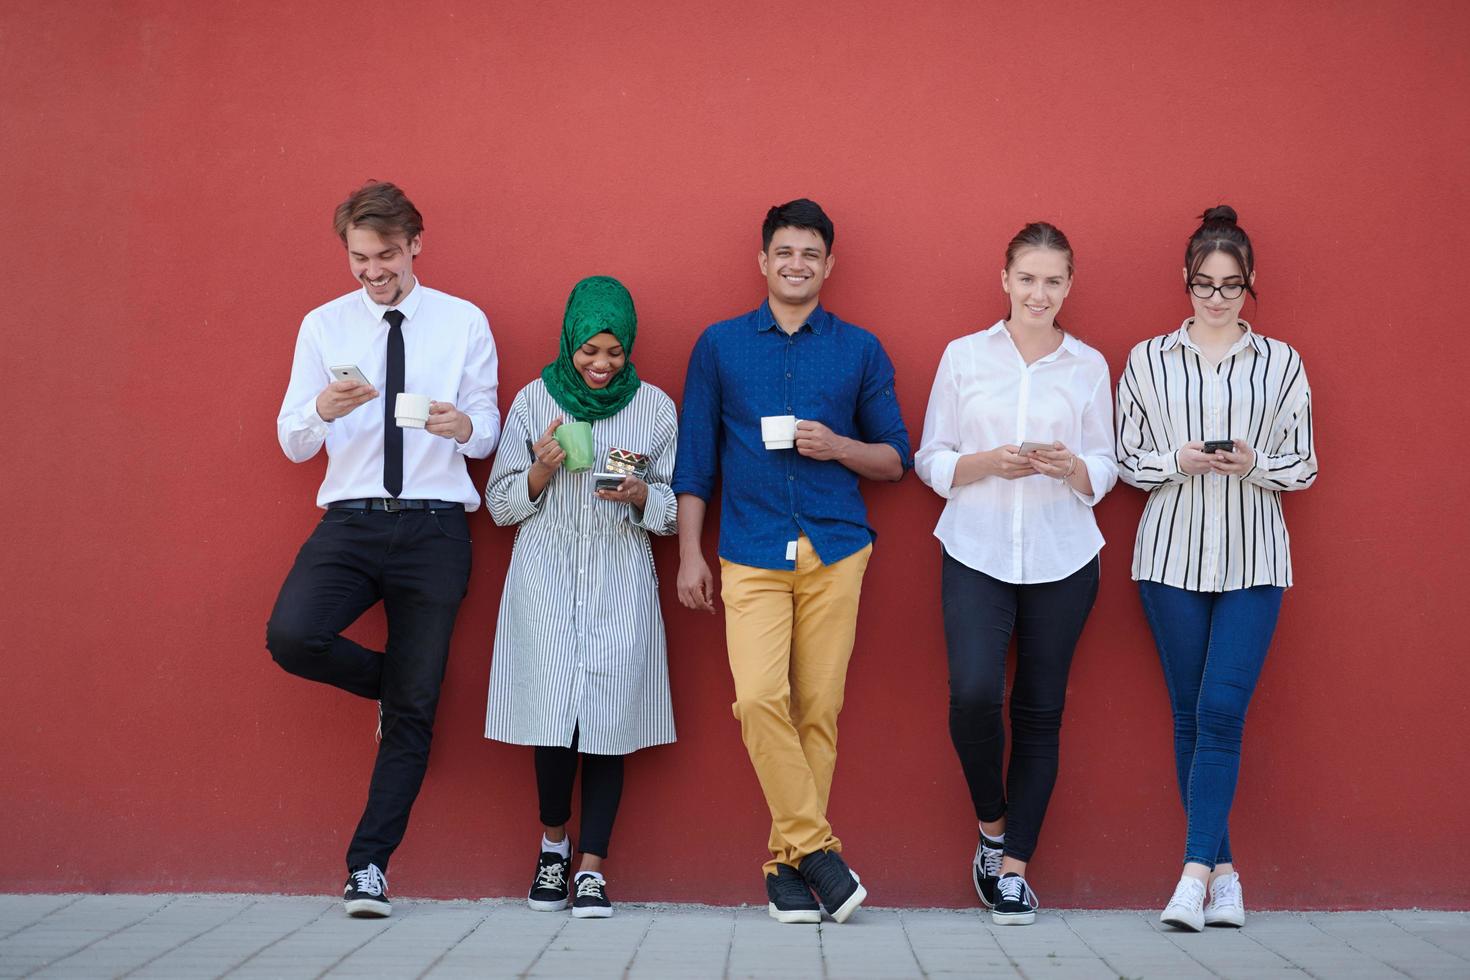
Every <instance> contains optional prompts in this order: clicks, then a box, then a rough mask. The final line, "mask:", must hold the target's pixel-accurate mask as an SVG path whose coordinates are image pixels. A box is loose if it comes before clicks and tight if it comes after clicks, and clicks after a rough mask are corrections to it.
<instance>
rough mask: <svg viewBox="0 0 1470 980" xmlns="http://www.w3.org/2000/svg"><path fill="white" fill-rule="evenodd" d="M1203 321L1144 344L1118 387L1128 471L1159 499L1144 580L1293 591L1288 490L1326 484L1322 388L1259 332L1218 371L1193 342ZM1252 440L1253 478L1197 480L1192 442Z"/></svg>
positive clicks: (1137, 564) (1139, 573)
mask: <svg viewBox="0 0 1470 980" xmlns="http://www.w3.org/2000/svg"><path fill="white" fill-rule="evenodd" d="M1191 322H1192V319H1191V320H1185V321H1184V323H1183V324H1182V325H1181V326H1180V327H1179V329H1178V330H1175V331H1174V332H1173V333H1168V334H1164V335H1163V336H1160V337H1154V338H1153V339H1151V340H1146V341H1144V342H1143V343H1141V344H1139V345H1138V346H1136V347H1134V348H1133V351H1132V352H1131V353H1130V354H1129V355H1128V363H1127V365H1126V366H1125V367H1124V369H1123V374H1122V376H1121V377H1120V378H1119V379H1118V411H1117V414H1116V425H1117V430H1118V469H1119V473H1118V475H1119V476H1121V477H1122V478H1123V481H1124V482H1125V483H1129V484H1131V485H1133V486H1135V487H1138V488H1139V489H1141V490H1147V491H1149V495H1148V503H1147V504H1146V505H1145V506H1144V509H1143V517H1142V519H1140V521H1139V522H1138V537H1137V539H1136V540H1135V542H1134V546H1133V577H1134V578H1135V579H1139V580H1144V581H1149V582H1160V583H1163V584H1164V585H1172V586H1174V587H1175V588H1181V589H1189V590H1191V591H1196V592H1225V591H1229V590H1232V589H1245V588H1250V587H1252V586H1257V585H1275V586H1281V587H1283V588H1285V587H1287V586H1290V585H1291V540H1290V538H1289V536H1288V535H1287V533H1286V521H1285V520H1284V518H1283V517H1282V515H1281V492H1282V491H1283V490H1304V489H1306V488H1307V487H1309V486H1311V485H1312V483H1313V482H1314V481H1315V480H1316V478H1317V454H1316V451H1315V447H1314V445H1313V441H1312V391H1311V388H1310V387H1309V386H1308V384H1307V374H1306V370H1305V369H1304V368H1303V367H1302V359H1301V355H1299V354H1298V353H1297V352H1296V351H1295V350H1293V349H1292V348H1291V347H1290V346H1288V345H1287V344H1284V343H1282V342H1281V341H1279V340H1271V339H1269V338H1266V337H1262V336H1261V335H1260V334H1258V333H1255V332H1254V331H1253V330H1251V328H1250V324H1248V323H1246V322H1245V321H1243V320H1242V321H1240V322H1241V326H1243V327H1244V328H1245V333H1244V334H1243V335H1242V336H1241V338H1240V340H1238V341H1237V342H1236V343H1235V345H1234V346H1232V347H1231V348H1230V350H1229V352H1228V353H1227V354H1226V355H1225V357H1224V359H1223V360H1221V362H1220V364H1219V365H1218V366H1215V367H1212V366H1211V365H1210V362H1209V361H1208V360H1206V359H1205V358H1204V356H1203V355H1202V354H1201V353H1200V351H1199V348H1198V347H1196V346H1195V345H1194V343H1193V342H1192V341H1191V340H1190V339H1189V333H1188V330H1187V328H1188V327H1189V325H1190V323H1191ZM1209 439H1241V440H1244V441H1245V442H1246V443H1248V444H1249V445H1250V446H1251V447H1252V448H1253V449H1254V450H1255V453H1256V465H1255V467H1254V468H1252V469H1251V470H1250V472H1248V473H1247V474H1246V475H1245V476H1243V477H1235V476H1227V475H1225V474H1222V473H1205V474H1203V475H1200V476H1189V475H1188V474H1186V473H1184V472H1182V471H1181V470H1180V469H1179V456H1178V450H1179V448H1180V447H1181V446H1183V445H1184V444H1185V443H1187V442H1197V441H1203V440H1209Z"/></svg>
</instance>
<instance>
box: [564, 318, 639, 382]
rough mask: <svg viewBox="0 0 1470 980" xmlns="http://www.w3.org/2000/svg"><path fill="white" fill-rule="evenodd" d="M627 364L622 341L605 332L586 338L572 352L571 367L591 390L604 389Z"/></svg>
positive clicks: (626, 355)
mask: <svg viewBox="0 0 1470 980" xmlns="http://www.w3.org/2000/svg"><path fill="white" fill-rule="evenodd" d="M627 363H628V352H627V351H625V350H623V343H622V341H620V340H618V338H616V337H614V336H613V335H612V334H610V333H608V332H607V331H605V330H604V331H603V332H602V333H600V334H595V335H593V336H591V337H588V338H587V342H586V343H585V344H583V345H582V346H581V347H578V348H577V349H576V350H575V351H573V352H572V367H574V368H576V369H577V373H578V374H580V375H581V376H582V380H583V381H585V382H587V387H589V388H593V389H598V388H606V387H607V386H608V385H609V384H611V383H612V379H613V378H616V377H617V376H618V372H619V371H621V370H622V369H623V365H625V364H627Z"/></svg>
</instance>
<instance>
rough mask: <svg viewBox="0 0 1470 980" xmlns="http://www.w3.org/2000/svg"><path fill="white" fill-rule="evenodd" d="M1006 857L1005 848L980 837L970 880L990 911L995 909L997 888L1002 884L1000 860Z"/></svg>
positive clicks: (982, 836)
mask: <svg viewBox="0 0 1470 980" xmlns="http://www.w3.org/2000/svg"><path fill="white" fill-rule="evenodd" d="M1003 857H1005V846H1004V845H1002V844H999V843H996V842H995V841H993V840H991V839H990V838H989V837H986V836H985V834H984V833H981V835H980V843H979V844H978V845H976V847H975V860H974V861H972V862H971V864H970V878H971V879H972V880H973V881H974V882H975V894H976V895H979V896H980V904H981V905H983V906H985V907H986V908H988V909H993V908H995V886H996V885H997V884H999V883H1000V859H1001V858H1003Z"/></svg>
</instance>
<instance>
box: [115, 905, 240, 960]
mask: <svg viewBox="0 0 1470 980" xmlns="http://www.w3.org/2000/svg"><path fill="white" fill-rule="evenodd" d="M259 904H260V901H259V899H257V900H255V901H252V902H250V903H248V904H247V905H246V906H245V907H244V908H242V909H236V910H235V913H234V914H233V915H229V916H226V917H225V918H223V919H221V920H220V921H218V922H216V923H215V924H214V925H212V926H210V927H209V928H208V929H201V930H200V931H199V932H196V933H194V935H192V936H190V937H189V938H188V939H185V940H184V941H183V942H180V943H174V945H173V946H171V947H169V948H168V949H166V950H164V951H163V952H161V953H159V954H158V955H157V956H153V957H150V958H149V959H146V960H144V961H143V962H142V963H139V964H138V965H137V966H135V967H133V968H132V969H131V970H129V971H128V972H126V973H122V974H119V975H118V980H122V978H124V977H130V976H132V975H133V974H134V973H137V972H138V971H139V970H141V969H143V967H145V966H148V965H150V964H152V963H157V962H158V961H159V960H161V959H163V958H164V957H165V956H168V955H169V954H170V953H174V952H177V951H178V950H181V949H183V948H184V947H185V946H187V945H189V944H190V943H192V942H193V941H194V940H196V939H198V938H199V937H200V936H204V935H208V934H209V933H211V932H214V930H216V929H222V928H224V927H225V926H227V925H229V924H230V923H231V922H234V921H235V920H236V919H238V918H239V917H240V916H242V915H244V914H245V913H246V912H249V911H250V910H251V909H253V908H255V906H257V905H259ZM159 911H160V912H161V911H163V910H162V909H159Z"/></svg>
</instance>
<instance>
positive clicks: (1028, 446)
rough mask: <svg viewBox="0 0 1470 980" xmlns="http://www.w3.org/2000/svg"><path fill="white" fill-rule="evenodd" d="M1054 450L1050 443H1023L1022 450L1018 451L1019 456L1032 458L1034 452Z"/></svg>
mask: <svg viewBox="0 0 1470 980" xmlns="http://www.w3.org/2000/svg"><path fill="white" fill-rule="evenodd" d="M1050 448H1052V446H1051V443H1049V442H1023V443H1021V448H1020V449H1017V450H1016V455H1017V456H1030V455H1031V454H1032V453H1034V452H1039V451H1041V450H1043V449H1050Z"/></svg>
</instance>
